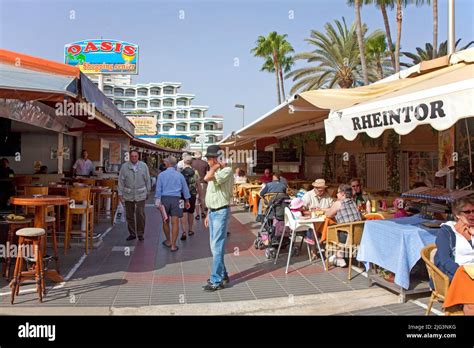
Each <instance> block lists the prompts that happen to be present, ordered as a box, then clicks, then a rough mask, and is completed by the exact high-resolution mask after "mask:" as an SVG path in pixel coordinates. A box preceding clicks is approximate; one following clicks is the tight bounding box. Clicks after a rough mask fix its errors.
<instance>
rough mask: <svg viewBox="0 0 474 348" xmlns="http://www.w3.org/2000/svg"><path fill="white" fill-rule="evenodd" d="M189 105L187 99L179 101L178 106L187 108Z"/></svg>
mask: <svg viewBox="0 0 474 348" xmlns="http://www.w3.org/2000/svg"><path fill="white" fill-rule="evenodd" d="M187 104H188V101H187V100H186V99H178V101H177V105H178V106H186V105H187Z"/></svg>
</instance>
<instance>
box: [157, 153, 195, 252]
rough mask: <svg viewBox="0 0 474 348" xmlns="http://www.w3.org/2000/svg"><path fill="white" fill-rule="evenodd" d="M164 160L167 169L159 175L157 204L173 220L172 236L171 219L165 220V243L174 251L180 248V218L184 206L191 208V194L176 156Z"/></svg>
mask: <svg viewBox="0 0 474 348" xmlns="http://www.w3.org/2000/svg"><path fill="white" fill-rule="evenodd" d="M164 162H165V165H166V170H165V171H164V172H161V173H160V175H158V180H157V182H156V193H155V205H156V207H157V208H159V207H160V206H161V205H163V207H164V208H165V211H166V214H167V215H168V216H169V220H171V236H170V225H169V220H166V221H164V220H163V233H164V234H165V237H166V240H165V241H164V242H163V245H164V246H166V247H168V248H170V249H171V251H173V252H174V251H177V250H178V249H179V248H178V247H177V246H176V239H177V238H178V232H179V219H180V218H182V217H183V208H184V207H186V209H189V208H190V207H191V205H190V203H189V199H190V198H191V195H190V194H189V189H188V185H187V183H186V180H185V178H184V176H183V175H182V174H181V173H178V172H177V171H176V167H175V166H176V158H175V157H172V156H170V157H168V158H165V159H164ZM181 196H183V197H184V199H185V204H182V203H181V202H180V201H181Z"/></svg>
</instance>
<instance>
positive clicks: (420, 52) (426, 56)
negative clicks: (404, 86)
mask: <svg viewBox="0 0 474 348" xmlns="http://www.w3.org/2000/svg"><path fill="white" fill-rule="evenodd" d="M460 42H461V39H458V40H457V41H456V43H455V45H454V49H455V50H458V48H457V47H458V45H459V43H460ZM471 45H474V41H471V42H469V43H468V44H467V45H465V46H464V47H461V48H459V50H465V49H467V48H469V47H471ZM447 54H448V41H443V42H442V43H441V44H440V45H439V48H438V49H437V50H435V49H434V48H433V45H432V44H431V43H429V42H427V43H426V44H425V48H424V49H423V48H421V47H417V48H416V53H410V52H402V55H404V56H405V57H407V58H410V59H411V62H410V63H401V64H400V65H402V66H404V67H410V66H413V65H416V64H419V63H420V62H422V61H424V60H431V59H435V58H438V57H442V56H446V55H447Z"/></svg>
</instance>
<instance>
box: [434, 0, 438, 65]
mask: <svg viewBox="0 0 474 348" xmlns="http://www.w3.org/2000/svg"><path fill="white" fill-rule="evenodd" d="M437 56H438V0H433V59H434V58H436V57H437Z"/></svg>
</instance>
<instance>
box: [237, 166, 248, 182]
mask: <svg viewBox="0 0 474 348" xmlns="http://www.w3.org/2000/svg"><path fill="white" fill-rule="evenodd" d="M234 183H236V184H245V183H247V177H246V176H245V172H244V171H243V170H242V169H239V172H238V173H236V175H234Z"/></svg>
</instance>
